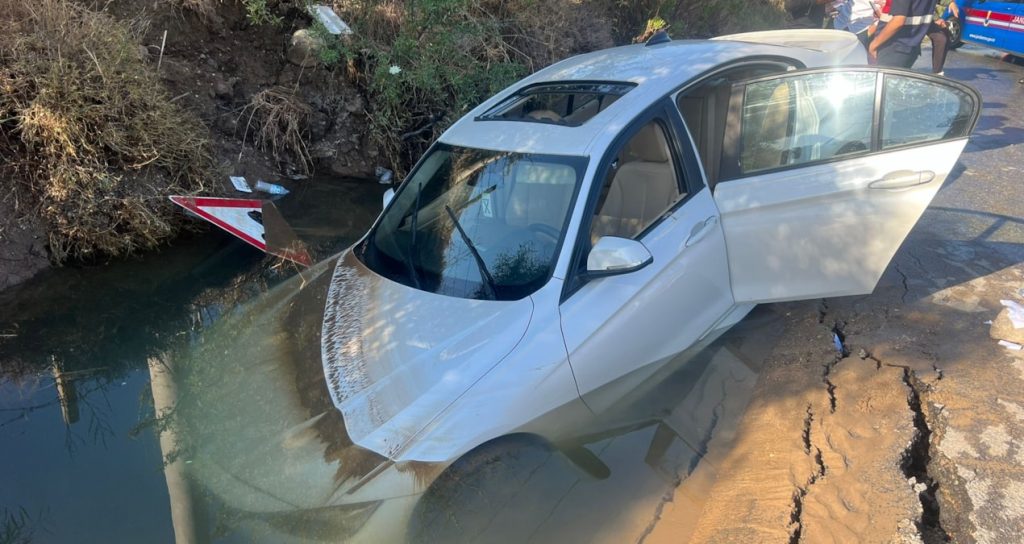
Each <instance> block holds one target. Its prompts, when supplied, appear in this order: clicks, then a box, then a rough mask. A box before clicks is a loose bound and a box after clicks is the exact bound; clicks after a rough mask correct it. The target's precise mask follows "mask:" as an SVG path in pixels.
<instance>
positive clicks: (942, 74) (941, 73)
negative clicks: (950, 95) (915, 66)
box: [933, 71, 946, 77]
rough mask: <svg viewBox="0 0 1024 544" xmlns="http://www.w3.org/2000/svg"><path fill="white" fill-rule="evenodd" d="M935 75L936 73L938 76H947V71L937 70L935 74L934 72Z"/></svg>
mask: <svg viewBox="0 0 1024 544" xmlns="http://www.w3.org/2000/svg"><path fill="white" fill-rule="evenodd" d="M933 75H936V76H942V77H946V72H945V71H942V72H935V74H933Z"/></svg>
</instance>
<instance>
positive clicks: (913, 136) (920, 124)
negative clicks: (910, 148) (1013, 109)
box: [882, 75, 974, 149]
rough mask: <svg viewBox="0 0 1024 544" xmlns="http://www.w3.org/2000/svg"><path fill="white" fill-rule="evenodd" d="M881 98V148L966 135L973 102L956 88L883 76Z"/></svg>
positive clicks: (914, 79) (911, 79) (906, 78)
mask: <svg viewBox="0 0 1024 544" xmlns="http://www.w3.org/2000/svg"><path fill="white" fill-rule="evenodd" d="M884 96H885V99H884V102H883V104H884V106H883V108H882V149H889V148H893V147H899V146H903V145H911V144H919V143H926V142H934V141H939V140H946V139H950V138H960V137H963V136H966V135H967V134H968V131H969V128H970V125H971V117H972V112H973V108H974V101H973V100H972V99H971V97H970V95H968V94H967V93H965V92H963V91H961V90H959V89H955V88H953V87H940V86H938V85H935V84H933V83H929V82H927V81H923V80H920V79H916V78H911V77H905V76H896V75H887V76H886V77H885V95H884Z"/></svg>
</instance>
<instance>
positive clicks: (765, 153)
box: [740, 82, 793, 172]
mask: <svg viewBox="0 0 1024 544" xmlns="http://www.w3.org/2000/svg"><path fill="white" fill-rule="evenodd" d="M792 109H793V106H792V104H791V103H790V93H789V84H788V83H786V82H782V83H780V84H779V85H778V86H777V87H775V89H774V90H773V91H772V94H771V97H769V98H768V101H767V102H766V103H765V104H764V106H763V109H762V111H760V112H758V114H757V115H756V116H752V117H751V118H748V119H745V120H744V127H743V130H744V133H743V152H742V155H741V157H740V162H741V165H742V167H743V171H744V172H756V171H758V170H767V169H769V168H775V167H778V166H782V165H783V164H785V161H784V160H783V159H784V157H783V151H784V150H785V149H786V148H787V147H788V145H787V144H788V133H789V118H790V113H791V112H792ZM748 127H749V128H748ZM755 127H756V129H755Z"/></svg>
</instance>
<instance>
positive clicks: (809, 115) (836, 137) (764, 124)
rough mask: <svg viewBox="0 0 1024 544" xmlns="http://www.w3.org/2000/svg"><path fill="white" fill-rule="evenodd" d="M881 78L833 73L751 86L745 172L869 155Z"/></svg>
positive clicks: (746, 102) (744, 132)
mask: <svg viewBox="0 0 1024 544" xmlns="http://www.w3.org/2000/svg"><path fill="white" fill-rule="evenodd" d="M876 77H877V75H876V74H875V73H872V72H846V73H843V72H833V73H817V74H808V75H803V76H794V77H789V78H781V79H771V80H767V81H760V82H755V83H751V84H750V85H748V86H747V88H746V93H745V96H744V98H743V110H742V119H741V123H742V126H741V138H740V140H741V141H740V156H739V160H740V173H742V174H748V173H753V172H759V171H762V170H771V169H775V168H779V167H783V166H791V165H797V164H802V163H807V162H816V161H822V160H828V159H831V158H833V157H836V156H839V155H848V154H852V153H857V152H862V151H868V150H869V149H870V148H871V127H872V116H873V112H874V107H873V104H874V99H875V80H876Z"/></svg>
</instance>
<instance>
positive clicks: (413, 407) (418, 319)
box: [321, 251, 533, 461]
mask: <svg viewBox="0 0 1024 544" xmlns="http://www.w3.org/2000/svg"><path fill="white" fill-rule="evenodd" d="M532 314H533V302H532V301H531V299H530V298H529V297H526V298H523V299H520V300H517V301H491V300H471V299H463V298H456V297H449V296H444V295H438V294H434V293H428V292H425V291H421V290H419V289H414V288H411V287H408V286H405V285H402V284H399V283H396V282H394V281H391V280H388V279H386V278H383V277H381V276H379V275H377V274H375V273H374V272H372V271H371V270H369V269H368V268H366V266H364V265H363V263H362V262H360V261H359V259H357V258H356V257H355V255H354V254H353V253H352V252H351V251H350V252H347V253H346V254H344V255H342V256H341V258H339V260H338V264H337V266H336V267H335V269H334V273H333V275H332V277H331V280H330V288H329V290H328V293H327V301H326V305H325V309H324V322H323V330H322V333H321V359H322V362H323V367H324V374H325V376H326V379H327V385H328V389H329V390H330V394H331V398H332V400H333V401H334V405H335V406H336V407H337V408H338V410H340V411H341V413H342V415H343V418H344V421H345V426H346V428H347V430H348V434H349V437H350V438H351V440H352V441H353V442H354V443H355V444H358V445H359V446H361V447H363V448H367V449H369V450H372V451H375V452H377V453H379V454H381V455H384V456H386V457H388V458H391V459H394V460H396V461H405V460H410V459H404V458H402V451H403V450H404V449H405V448H406V447H407V446H408V445H409V444H410V442H411V441H413V440H415V438H416V436H417V435H418V434H419V433H420V432H421V431H423V430H424V429H425V428H426V427H427V425H428V424H429V423H430V422H431V421H433V420H434V419H435V418H437V417H438V416H439V415H440V414H441V413H442V412H443V411H444V410H445V408H447V407H448V406H449V405H451V404H452V403H453V402H454V401H455V400H456V399H457V398H459V396H461V395H462V394H463V393H465V392H466V390H468V389H469V388H470V387H471V386H472V385H473V384H474V383H475V382H476V381H477V380H479V379H480V378H481V377H483V376H484V375H485V374H486V373H487V372H488V371H489V370H491V369H492V368H494V366H495V365H497V364H498V363H499V362H500V361H501V360H502V359H503V358H504V357H505V356H506V355H508V354H509V353H510V352H511V351H512V349H513V348H515V346H516V344H517V343H518V342H519V341H520V340H521V339H522V338H523V335H524V334H525V333H526V329H527V326H528V325H529V323H530V318H531V317H532ZM452 438H453V439H455V438H456V437H452Z"/></svg>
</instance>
